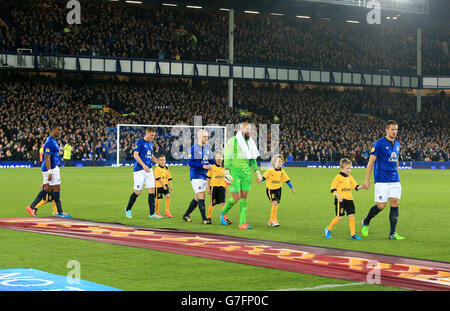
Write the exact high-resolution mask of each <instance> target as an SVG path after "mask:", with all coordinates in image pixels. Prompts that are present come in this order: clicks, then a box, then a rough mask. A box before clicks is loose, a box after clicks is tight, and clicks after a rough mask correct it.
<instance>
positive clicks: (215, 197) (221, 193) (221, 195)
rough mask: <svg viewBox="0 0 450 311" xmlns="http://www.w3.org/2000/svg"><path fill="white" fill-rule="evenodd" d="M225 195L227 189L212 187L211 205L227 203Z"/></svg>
mask: <svg viewBox="0 0 450 311" xmlns="http://www.w3.org/2000/svg"><path fill="white" fill-rule="evenodd" d="M225 193H226V188H225V187H222V186H219V187H211V203H212V205H216V204H222V203H225Z"/></svg>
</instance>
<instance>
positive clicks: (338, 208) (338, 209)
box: [323, 199, 344, 239]
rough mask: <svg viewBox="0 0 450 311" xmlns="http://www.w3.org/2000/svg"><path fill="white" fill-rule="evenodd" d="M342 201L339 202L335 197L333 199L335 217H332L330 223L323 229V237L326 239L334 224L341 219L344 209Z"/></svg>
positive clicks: (329, 236)
mask: <svg viewBox="0 0 450 311" xmlns="http://www.w3.org/2000/svg"><path fill="white" fill-rule="evenodd" d="M341 204H342V202H339V201H338V200H337V199H334V211H335V214H336V217H334V218H333V219H332V220H331V222H330V224H329V225H328V226H327V227H326V228H325V229H324V230H323V231H324V232H325V237H326V238H327V239H330V238H331V232H332V231H333V228H334V226H336V225H337V224H338V223H339V222H340V221H341V219H342V216H343V215H344V209H343V207H342V206H341Z"/></svg>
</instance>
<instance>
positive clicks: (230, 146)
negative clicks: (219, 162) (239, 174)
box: [224, 136, 258, 171]
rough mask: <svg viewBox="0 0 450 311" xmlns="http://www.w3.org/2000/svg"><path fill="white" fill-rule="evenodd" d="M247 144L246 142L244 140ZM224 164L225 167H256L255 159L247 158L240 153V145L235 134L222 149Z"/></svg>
mask: <svg viewBox="0 0 450 311" xmlns="http://www.w3.org/2000/svg"><path fill="white" fill-rule="evenodd" d="M245 143H246V144H247V145H248V142H247V141H246V140H245ZM224 166H225V168H232V167H233V168H246V167H249V166H251V167H252V168H253V170H255V171H256V170H257V169H258V164H257V162H256V159H250V160H248V159H247V158H246V157H245V156H244V154H243V153H242V150H241V147H240V146H239V143H238V141H237V139H236V136H233V137H232V138H230V139H229V140H228V142H227V144H226V145H225V149H224Z"/></svg>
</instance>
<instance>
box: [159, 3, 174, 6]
mask: <svg viewBox="0 0 450 311" xmlns="http://www.w3.org/2000/svg"><path fill="white" fill-rule="evenodd" d="M162 5H164V6H178V4H175V3H163V4H162Z"/></svg>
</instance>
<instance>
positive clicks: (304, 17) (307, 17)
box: [295, 15, 311, 19]
mask: <svg viewBox="0 0 450 311" xmlns="http://www.w3.org/2000/svg"><path fill="white" fill-rule="evenodd" d="M295 17H297V18H303V19H310V18H311V16H305V15H297V16H295Z"/></svg>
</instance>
